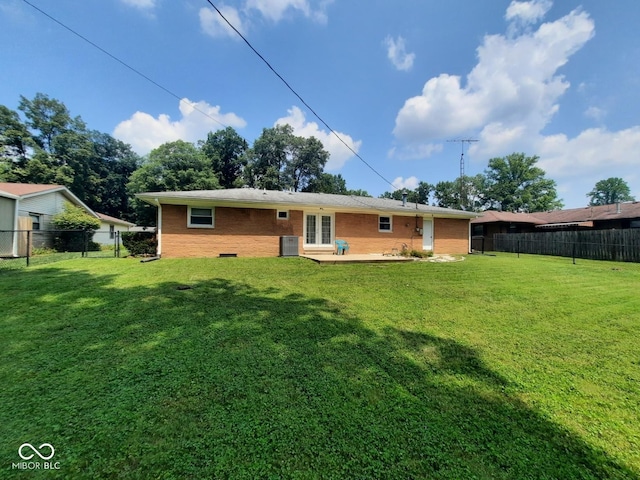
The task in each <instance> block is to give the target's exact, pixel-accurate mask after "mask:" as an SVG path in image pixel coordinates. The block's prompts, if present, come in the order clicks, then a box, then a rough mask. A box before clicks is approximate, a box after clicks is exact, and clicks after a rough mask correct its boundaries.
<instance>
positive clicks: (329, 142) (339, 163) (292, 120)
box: [275, 106, 362, 171]
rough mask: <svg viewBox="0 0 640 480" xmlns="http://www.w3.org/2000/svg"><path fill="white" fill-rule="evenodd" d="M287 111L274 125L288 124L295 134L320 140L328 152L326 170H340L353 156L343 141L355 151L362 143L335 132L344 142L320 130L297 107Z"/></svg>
mask: <svg viewBox="0 0 640 480" xmlns="http://www.w3.org/2000/svg"><path fill="white" fill-rule="evenodd" d="M287 113H288V114H289V115H288V116H286V117H282V118H279V119H278V120H276V122H275V125H287V124H288V125H291V127H292V128H293V133H294V134H295V135H297V136H299V137H305V138H309V137H315V138H317V139H318V140H320V142H321V143H322V145H323V146H324V148H325V150H327V151H328V152H329V154H330V156H329V160H328V161H327V165H326V166H325V169H326V170H329V171H335V170H340V169H341V168H342V167H343V166H344V164H345V163H346V162H347V161H348V160H349V159H351V158H353V157H354V154H353V152H352V151H351V150H349V149H348V148H347V147H346V146H345V145H344V143H346V144H347V145H349V147H351V149H352V150H353V151H354V152H356V153H357V152H358V150H360V146H361V145H362V142H361V141H359V140H358V141H355V140H353V138H351V137H350V136H349V135H347V134H345V133H340V132H336V133H337V134H338V135H339V136H340V138H341V139H342V140H343V141H344V143H342V142H341V141H340V139H338V138H337V137H336V136H335V135H334V134H333V133H331V132H328V131H325V130H321V129H320V128H319V126H318V124H317V123H315V122H307V121H306V118H305V114H304V112H303V111H302V110H300V109H299V108H298V107H295V106H294V107H291V108H290V109H289V110H287Z"/></svg>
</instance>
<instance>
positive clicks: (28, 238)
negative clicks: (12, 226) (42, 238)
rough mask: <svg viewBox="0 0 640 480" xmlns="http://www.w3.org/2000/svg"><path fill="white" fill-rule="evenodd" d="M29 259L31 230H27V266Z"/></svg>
mask: <svg viewBox="0 0 640 480" xmlns="http://www.w3.org/2000/svg"><path fill="white" fill-rule="evenodd" d="M30 259H31V230H27V267H28V266H29V263H30Z"/></svg>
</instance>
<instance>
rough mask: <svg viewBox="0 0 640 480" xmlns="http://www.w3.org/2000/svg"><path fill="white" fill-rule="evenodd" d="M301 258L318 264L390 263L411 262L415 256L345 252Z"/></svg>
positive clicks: (303, 256)
mask: <svg viewBox="0 0 640 480" xmlns="http://www.w3.org/2000/svg"><path fill="white" fill-rule="evenodd" d="M300 256H301V257H302V258H308V259H309V260H313V261H314V262H316V263H320V264H337V263H385V262H387V263H391V262H413V261H415V260H416V259H415V258H407V257H401V256H399V255H382V254H375V253H371V254H346V255H329V254H324V255H322V254H321V255H300Z"/></svg>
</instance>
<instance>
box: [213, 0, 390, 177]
mask: <svg viewBox="0 0 640 480" xmlns="http://www.w3.org/2000/svg"><path fill="white" fill-rule="evenodd" d="M206 1H207V3H208V4H209V5H211V7H212V8H213V9H214V10H215V11H216V12H217V13H218V15H220V17H221V18H222V19H223V20H224V21H225V22H226V24H227V25H229V27H230V28H231V29H232V30H233V31H234V32H236V34H238V36H239V37H240V38H241V39H242V40H243V41H244V43H246V44H247V46H248V47H249V48H250V49H251V50H252V51H253V53H255V54H256V55H257V56H258V58H260V60H262V61H263V62H264V64H265V65H266V66H267V67H268V68H269V70H271V71H272V72H273V74H274V75H275V76H276V77H278V78H279V79H280V80H281V81H282V83H284V84H285V86H286V87H287V88H288V89H289V90H290V91H291V93H293V94H294V95H295V96H296V97H297V98H298V100H300V101H301V102H302V104H303V105H304V106H305V107H307V108H308V109H309V111H310V112H311V113H313V115H315V117H316V118H317V119H318V120H319V121H320V122H321V123H322V124H323V125H324V126H325V127H327V129H328V130H329V131H330V132H331V133H332V134H333V135H334V136H335V137H336V138H337V139H338V140H340V142H341V143H342V144H343V145H344V146H345V147H347V148H348V149H349V151H351V153H353V154H354V155H355V156H356V157H357V158H358V159H359V160H360V161H361V162H362V163H364V164H365V165H366V166H367V167H369V169H370V170H371V171H372V172H373V173H375V174H376V175H377V176H378V177H380V178H381V179H382V180H384V181H385V182H386V183H388V184H389V185H391V186H392V187H393V188H394V189H396V187H395V185H393V183H391V182H390V181H389V180H387V179H386V178H385V177H384V176H383V175H382V174H381V173H380V172H378V171H377V170H376V169H375V168H373V167H372V166H371V165H370V164H369V163H368V162H367V161H366V160H365V159H364V158H362V157H361V156H360V155H359V154H358V152H356V151H355V150H354V149H353V148H351V146H350V145H349V144H348V143H347V142H345V141H344V140H343V139H342V137H341V136H340V135H338V134H337V133H336V131H335V130H334V129H333V128H331V127H330V126H329V124H328V123H327V122H325V121H324V120H323V118H322V117H321V116H320V115H318V114H317V113H316V111H315V110H314V109H313V108H311V106H310V105H309V104H308V103H307V102H306V101H305V100H304V98H302V97H301V96H300V94H299V93H298V92H297V91H296V90H294V88H293V87H292V86H291V85H290V84H289V82H287V81H286V80H285V79H284V78H283V77H282V75H280V74H279V73H278V72H277V70H276V69H275V68H273V67H272V66H271V64H270V63H269V62H268V61H267V60H266V59H265V58H264V57H263V56H262V55H261V54H260V52H258V50H256V49H255V48H254V46H253V45H252V44H251V42H249V40H247V38H246V37H245V36H244V35H243V34H242V33H240V31H239V30H238V29H237V28H236V27H234V26H233V24H232V23H231V22H230V21H229V20H227V17H225V16H224V15H223V14H222V12H221V11H220V10H219V9H218V7H216V6H215V5H214V4H213V2H212V1H211V0H206Z"/></svg>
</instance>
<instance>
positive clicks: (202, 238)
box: [137, 188, 478, 257]
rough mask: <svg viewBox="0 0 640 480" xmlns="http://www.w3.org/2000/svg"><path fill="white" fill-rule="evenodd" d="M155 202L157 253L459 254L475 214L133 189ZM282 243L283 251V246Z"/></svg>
mask: <svg viewBox="0 0 640 480" xmlns="http://www.w3.org/2000/svg"><path fill="white" fill-rule="evenodd" d="M137 197H138V198H140V199H141V200H143V201H145V202H147V203H150V204H152V205H155V206H157V207H158V227H157V229H158V255H162V256H163V257H214V256H220V255H225V254H230V255H239V256H251V257H259V256H263V257H264V256H279V255H284V254H291V253H292V250H291V249H293V252H294V254H297V253H300V254H314V253H329V254H330V253H333V252H334V250H335V244H334V242H335V240H336V239H342V240H346V241H347V242H348V244H349V253H394V252H400V251H402V249H403V248H409V249H417V250H431V251H433V252H434V253H437V254H439V253H453V254H465V253H468V252H469V249H470V226H469V220H470V219H471V218H475V217H476V216H477V215H478V214H476V213H474V212H465V211H461V210H453V209H448V208H441V207H432V206H428V205H420V204H415V203H408V202H403V201H401V200H389V199H381V198H371V197H358V196H347V195H331V194H322V193H302V192H282V191H272V190H258V189H251V188H239V189H228V190H206V191H205V190H202V191H187V192H148V193H139V194H137ZM283 249H286V250H287V251H286V252H283Z"/></svg>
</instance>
